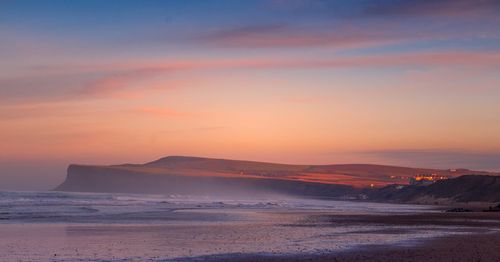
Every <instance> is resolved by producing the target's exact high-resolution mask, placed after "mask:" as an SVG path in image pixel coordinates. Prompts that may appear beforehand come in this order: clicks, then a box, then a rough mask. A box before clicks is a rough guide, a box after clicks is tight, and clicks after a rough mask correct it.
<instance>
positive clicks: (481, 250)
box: [159, 232, 500, 262]
mask: <svg viewBox="0 0 500 262" xmlns="http://www.w3.org/2000/svg"><path fill="white" fill-rule="evenodd" d="M499 247H500V232H495V233H491V232H490V233H482V234H478V233H476V234H463V235H452V236H443V237H436V238H434V239H431V240H423V241H417V243H416V245H414V246H399V245H369V246H361V247H355V248H350V249H348V250H342V251H335V252H328V253H323V254H300V253H298V254H219V255H209V256H200V257H190V258H176V259H166V260H159V261H164V262H167V261H209V262H210V261H222V262H229V261H243V262H251V261H260V262H268V261H269V262H271V261H278V262H285V261H292V262H294V261H318V262H323V261H325V262H326V261H339V262H340V261H342V262H358V261H388V262H400V261H402V262H417V261H430V262H445V261H500V248H499Z"/></svg>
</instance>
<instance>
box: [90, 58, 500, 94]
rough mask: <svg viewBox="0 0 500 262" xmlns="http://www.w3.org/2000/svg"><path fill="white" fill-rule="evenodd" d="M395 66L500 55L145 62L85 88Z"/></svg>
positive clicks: (470, 62)
mask: <svg viewBox="0 0 500 262" xmlns="http://www.w3.org/2000/svg"><path fill="white" fill-rule="evenodd" d="M393 67H398V68H400V67H433V68H434V67H448V68H449V67H462V68H476V69H478V68H481V69H486V70H488V69H493V68H499V67H500V54H499V53H487V52H447V53H437V52H436V53H412V54H390V55H372V56H353V57H345V56H343V57H332V58H324V59H312V58H296V59H293V58H286V59H280V58H255V59H231V60H222V59H213V60H186V61H171V62H165V63H163V64H161V63H157V62H153V63H151V64H149V65H148V63H143V65H142V66H141V67H139V68H136V69H133V70H125V71H122V72H117V73H113V74H110V75H108V76H104V77H102V78H99V79H97V80H95V81H94V82H93V83H92V84H91V85H88V86H87V87H86V88H85V89H84V93H86V94H90V95H110V94H113V93H115V92H117V91H121V90H122V89H124V88H127V87H128V86H129V85H132V84H133V83H134V82H135V81H138V80H141V79H144V78H148V77H154V76H158V75H165V74H167V75H168V74H171V73H173V72H180V71H197V70H237V69H289V68H393Z"/></svg>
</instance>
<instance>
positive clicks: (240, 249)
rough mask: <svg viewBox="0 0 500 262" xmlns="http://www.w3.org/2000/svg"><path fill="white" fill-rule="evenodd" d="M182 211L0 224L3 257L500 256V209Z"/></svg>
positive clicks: (433, 258) (340, 258)
mask: <svg viewBox="0 0 500 262" xmlns="http://www.w3.org/2000/svg"><path fill="white" fill-rule="evenodd" d="M213 212H217V213H218V214H219V216H222V215H223V216H227V217H228V218H231V219H229V220H227V221H222V220H218V221H216V222H214V221H201V219H203V218H206V215H207V214H212V215H213ZM181 213H182V216H181V217H182V218H185V217H186V215H189V216H191V217H193V218H196V217H199V219H198V220H193V221H171V222H169V223H164V224H161V223H160V224H158V223H156V222H155V223H139V224H133V223H127V224H123V223H117V224H109V223H107V224H101V223H99V224H92V223H90V224H82V223H69V224H64V223H55V224H51V223H48V224H47V223H35V224H33V223H31V224H30V223H28V224H1V225H0V235H1V236H2V237H1V238H0V251H1V252H0V261H500V256H499V247H500V213H482V212H473V213H443V212H428V213H404V214H342V213H331V212H327V211H310V210H291V211H269V210H260V211H259V210H252V211H248V210H238V209H235V210H201V209H200V210H195V211H189V210H185V211H182V212H181ZM236 217H237V218H238V219H234V218H236Z"/></svg>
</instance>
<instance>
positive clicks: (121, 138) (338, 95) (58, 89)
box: [0, 0, 500, 189]
mask: <svg viewBox="0 0 500 262" xmlns="http://www.w3.org/2000/svg"><path fill="white" fill-rule="evenodd" d="M499 11H500V5H499V4H498V2H497V1H481V2H477V3H475V2H474V1H378V2H377V4H376V5H375V4H369V3H367V2H366V1H320V0H318V1H300V0H292V1H279V0H274V1H245V2H240V1H189V2H186V1H119V2H103V1H70V2H68V1H47V2H45V1H43V2H42V1H4V2H2V3H0V39H1V40H0V56H1V57H2V58H1V59H0V126H1V128H0V138H1V139H2V143H1V146H0V182H1V183H0V184H2V187H4V188H9V189H10V188H12V189H19V188H21V189H22V188H45V187H48V186H49V185H52V184H55V183H56V182H55V181H59V180H60V178H61V177H63V176H64V169H65V168H66V165H67V164H69V163H96V164H114V163H124V162H134V163H141V162H146V161H150V160H154V159H157V158H159V157H162V156H167V155H193V156H207V157H217V158H228V159H245V160H259V161H266V162H280V163H299V164H335V163H378V164H390V165H406V166H420V167H434V168H459V167H463V168H471V169H483V170H493V171H495V170H497V171H498V170H500V161H499V159H500V136H499V135H498V134H500V103H499V102H498V101H500V77H499V76H500V52H499V51H500V29H499V28H498V24H499V22H500V17H499V16H498V12H499ZM25 182H29V183H30V186H27V187H24V186H21V185H22V184H23V183H25Z"/></svg>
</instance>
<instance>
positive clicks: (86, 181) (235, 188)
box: [55, 156, 489, 197]
mask: <svg viewBox="0 0 500 262" xmlns="http://www.w3.org/2000/svg"><path fill="white" fill-rule="evenodd" d="M422 173H433V174H438V175H440V176H447V177H456V176H460V175H464V174H470V173H474V174H489V173H487V172H476V171H470V170H466V169H459V170H437V169H426V168H408V167H396V166H384V165H369V164H346V165H288V164H276V163H265V162H255V161H241V160H227V159H213V158H201V157H184V156H169V157H165V158H161V159H158V160H155V161H152V162H149V163H145V164H124V165H111V166H91V165H70V166H69V167H68V174H67V177H66V180H65V181H64V182H63V183H62V184H61V185H60V186H58V187H57V188H56V189H55V190H59V191H85V192H132V193H168V194H202V195H234V194H239V195H249V196H251V195H255V194H276V193H279V194H283V193H284V194H291V195H301V196H319V197H352V196H355V195H357V194H358V193H359V192H360V191H361V189H362V188H367V187H384V186H387V185H390V184H408V179H409V178H410V177H412V176H414V175H417V174H422Z"/></svg>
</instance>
